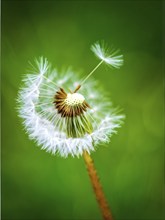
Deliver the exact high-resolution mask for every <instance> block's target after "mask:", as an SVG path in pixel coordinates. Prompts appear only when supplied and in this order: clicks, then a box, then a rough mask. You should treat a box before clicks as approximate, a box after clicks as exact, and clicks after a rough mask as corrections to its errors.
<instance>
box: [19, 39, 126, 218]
mask: <svg viewBox="0 0 165 220" xmlns="http://www.w3.org/2000/svg"><path fill="white" fill-rule="evenodd" d="M91 49H92V51H93V52H94V53H95V55H96V56H97V57H98V58H99V59H100V60H101V61H100V63H99V64H98V65H97V66H96V67H95V68H94V69H93V70H92V71H91V72H90V73H89V74H88V75H87V76H86V77H85V78H84V79H83V80H80V79H79V77H78V75H77V74H75V73H74V72H72V71H67V72H66V73H65V74H59V73H58V72H57V71H56V70H53V69H52V68H51V65H50V64H49V63H48V61H47V59H46V58H43V57H41V58H40V59H39V60H36V62H35V65H34V66H33V70H32V74H28V75H26V77H25V78H24V80H23V81H24V85H23V87H22V88H21V89H20V91H19V96H18V99H17V101H18V104H19V108H18V110H19V115H20V117H21V118H23V124H24V126H25V129H26V130H27V132H28V134H29V137H30V139H34V140H35V141H36V142H37V144H38V145H41V147H42V149H45V150H46V151H48V152H51V153H53V154H56V153H58V154H59V155H61V156H62V157H67V156H68V155H72V156H79V155H82V154H83V155H84V158H85V161H86V164H87V168H88V171H89V175H90V177H91V181H92V184H93V187H94V190H95V193H96V197H97V199H98V201H99V203H100V207H101V209H102V211H103V216H104V219H112V217H111V214H110V212H109V211H108V208H107V204H106V201H105V198H104V196H103V193H102V192H101V187H100V185H99V181H98V178H97V175H96V171H95V170H94V167H93V165H92V164H93V162H92V160H91V158H90V156H89V154H90V152H91V151H94V150H95V148H96V146H97V145H98V144H100V143H104V142H108V141H109V140H110V137H111V135H112V134H113V133H115V130H116V128H118V127H120V124H121V121H122V119H123V115H116V114H115V110H114V109H113V108H112V104H111V102H110V101H109V99H108V98H107V97H106V95H105V94H104V92H103V91H102V90H100V89H99V86H98V84H97V83H96V81H93V80H91V79H89V77H90V76H91V75H92V74H93V72H94V71H96V69H97V68H98V67H99V66H100V65H101V64H102V63H103V62H105V63H107V64H108V65H110V66H112V67H115V68H119V67H120V66H121V65H122V64H123V59H122V55H116V52H114V51H113V52H112V53H111V54H108V50H106V49H105V48H104V47H102V46H101V45H100V44H99V43H96V44H94V45H93V46H92V47H91ZM93 171H94V172H93ZM91 173H93V174H91ZM92 178H93V179H92ZM94 182H95V183H94ZM100 192H101V193H100ZM100 195H102V196H101V197H100Z"/></svg>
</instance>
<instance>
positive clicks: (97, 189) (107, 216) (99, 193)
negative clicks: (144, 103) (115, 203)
mask: <svg viewBox="0 0 165 220" xmlns="http://www.w3.org/2000/svg"><path fill="white" fill-rule="evenodd" d="M83 156H84V160H85V163H86V167H87V170H88V174H89V177H90V180H91V184H92V187H93V190H94V193H95V196H96V199H97V202H98V204H99V207H100V210H101V213H102V216H103V219H104V220H113V217H112V213H111V210H110V208H109V207H108V203H107V201H106V198H105V195H104V193H103V190H102V187H101V184H100V181H99V178H98V176H97V172H96V169H95V167H94V162H93V160H92V158H91V156H90V155H89V154H88V153H87V152H86V151H84V154H83Z"/></svg>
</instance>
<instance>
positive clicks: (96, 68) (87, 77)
mask: <svg viewBox="0 0 165 220" xmlns="http://www.w3.org/2000/svg"><path fill="white" fill-rule="evenodd" d="M103 62H104V60H101V61H100V63H99V64H98V65H97V66H96V67H95V68H94V69H93V70H92V71H91V72H90V73H89V74H88V75H87V77H86V78H85V79H84V80H83V81H82V82H81V85H82V84H83V83H84V82H85V81H86V80H87V79H88V78H89V77H90V76H91V75H92V74H93V73H94V72H95V71H96V70H97V68H98V67H99V66H100V65H101V64H102V63H103Z"/></svg>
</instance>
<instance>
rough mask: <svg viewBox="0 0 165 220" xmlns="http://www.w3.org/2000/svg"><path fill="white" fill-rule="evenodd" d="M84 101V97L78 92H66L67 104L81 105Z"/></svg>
mask: <svg viewBox="0 0 165 220" xmlns="http://www.w3.org/2000/svg"><path fill="white" fill-rule="evenodd" d="M84 101H85V98H84V96H83V95H81V94H80V93H73V94H71V93H68V94H67V98H66V99H65V103H66V104H67V105H69V106H76V105H81V104H82V103H83V102H84Z"/></svg>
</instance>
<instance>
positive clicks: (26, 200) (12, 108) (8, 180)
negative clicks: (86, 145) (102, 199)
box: [1, 1, 164, 220]
mask: <svg viewBox="0 0 165 220" xmlns="http://www.w3.org/2000/svg"><path fill="white" fill-rule="evenodd" d="M162 14H163V11H162V1H2V78H1V80H2V219H3V220H22V219H24V220H51V219H52V220H53V219H57V220H62V219H63V220H101V219H102V217H101V215H100V212H99V209H98V206H97V203H96V201H95V196H94V194H93V191H92V188H91V185H90V181H89V178H88V174H87V172H86V168H85V165H84V161H83V159H82V158H71V157H69V158H67V159H63V158H60V157H58V156H52V155H51V154H49V153H46V152H44V151H42V150H40V148H39V147H37V146H36V145H35V143H34V142H33V141H30V140H29V139H28V136H27V134H26V133H25V132H24V131H23V126H22V124H21V119H20V118H18V116H17V113H16V102H15V99H16V97H17V92H18V89H19V86H20V84H21V79H22V75H23V74H25V73H26V70H27V68H28V61H29V60H30V61H33V59H34V58H35V57H39V56H41V55H43V56H45V57H47V58H48V60H49V61H50V62H51V63H52V64H53V66H54V67H57V68H58V69H59V70H62V69H63V68H67V67H68V66H72V67H73V69H74V70H75V71H79V70H80V71H81V72H82V73H84V74H87V73H88V72H89V71H90V70H91V69H92V68H93V67H94V66H95V65H96V64H97V63H98V60H97V59H96V58H95V57H94V55H93V54H92V52H91V51H90V49H89V48H90V45H91V44H92V43H94V42H95V41H97V40H105V42H107V43H108V44H109V45H113V46H114V47H115V48H120V49H121V52H122V53H123V55H124V61H125V64H124V66H123V67H122V68H121V69H120V70H112V69H109V68H107V67H105V66H102V67H100V69H99V70H98V71H97V72H96V73H95V78H96V79H97V80H99V81H100V83H101V84H103V85H104V87H105V89H106V90H107V91H108V92H109V94H110V95H111V99H112V101H113V102H114V106H118V105H119V106H120V107H121V108H122V109H123V113H124V114H125V115H126V119H125V123H124V125H123V126H122V128H121V129H119V130H118V135H114V136H113V137H112V138H111V143H110V144H108V145H105V146H100V147H99V148H98V149H97V151H96V152H95V153H92V157H93V159H94V161H95V165H96V167H97V170H98V173H99V176H100V179H101V182H102V185H103V188H104V191H105V194H106V196H107V200H108V202H109V204H110V206H111V209H112V212H113V215H114V217H115V220H142V219H143V220H161V219H163V218H164V212H163V207H164V206H163V205H164V197H163V182H164V180H163V175H164V174H163V171H164V168H163V162H164V151H163V50H162V46H163V32H162V29H163V24H162V20H163V19H162ZM98 101H99V102H101V100H98Z"/></svg>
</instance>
